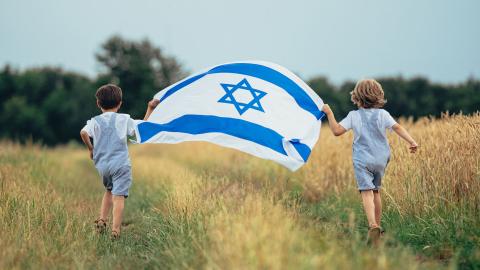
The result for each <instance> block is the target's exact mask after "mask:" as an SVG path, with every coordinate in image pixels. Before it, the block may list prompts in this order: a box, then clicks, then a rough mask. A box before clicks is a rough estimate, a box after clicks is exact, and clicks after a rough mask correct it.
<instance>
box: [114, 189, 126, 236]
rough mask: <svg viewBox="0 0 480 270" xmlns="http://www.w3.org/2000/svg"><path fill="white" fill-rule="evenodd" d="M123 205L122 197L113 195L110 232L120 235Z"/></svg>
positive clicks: (123, 198) (123, 199)
mask: <svg viewBox="0 0 480 270" xmlns="http://www.w3.org/2000/svg"><path fill="white" fill-rule="evenodd" d="M124 204H125V197H124V196H117V195H113V226H112V231H116V232H117V233H120V227H121V225H122V216H123V208H124Z"/></svg>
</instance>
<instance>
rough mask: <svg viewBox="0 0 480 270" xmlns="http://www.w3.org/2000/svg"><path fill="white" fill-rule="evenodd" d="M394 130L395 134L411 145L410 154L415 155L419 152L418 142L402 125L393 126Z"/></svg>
mask: <svg viewBox="0 0 480 270" xmlns="http://www.w3.org/2000/svg"><path fill="white" fill-rule="evenodd" d="M392 129H393V131H395V133H397V134H398V136H400V137H401V138H402V139H404V140H405V141H407V142H408V143H409V144H410V146H409V148H410V153H415V152H416V151H417V148H418V144H417V142H416V141H415V140H414V139H413V138H412V136H410V134H409V133H408V131H407V130H406V129H405V128H404V127H402V126H401V125H400V124H395V125H393V127H392Z"/></svg>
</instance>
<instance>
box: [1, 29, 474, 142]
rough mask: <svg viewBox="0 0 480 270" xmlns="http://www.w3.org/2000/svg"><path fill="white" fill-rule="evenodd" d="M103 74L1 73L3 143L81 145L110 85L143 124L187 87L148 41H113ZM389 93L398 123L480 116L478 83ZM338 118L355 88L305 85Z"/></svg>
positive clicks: (175, 66)
mask: <svg viewBox="0 0 480 270" xmlns="http://www.w3.org/2000/svg"><path fill="white" fill-rule="evenodd" d="M95 57H96V59H97V61H98V62H99V63H100V65H101V67H102V71H101V72H100V74H98V75H97V76H96V77H95V78H89V77H87V76H85V75H83V74H79V73H75V72H69V71H65V70H63V69H61V68H54V67H42V68H30V69H26V70H22V71H19V70H15V69H12V68H11V67H10V66H9V65H6V66H4V67H3V68H2V69H1V70H0V127H1V129H0V138H2V139H10V140H15V141H19V142H25V141H30V140H32V141H34V142H40V143H44V144H46V145H55V144H62V143H67V142H69V141H71V140H78V139H79V135H78V133H79V130H80V129H81V128H82V127H83V125H85V123H86V121H87V120H88V119H90V118H91V117H92V116H94V115H96V114H98V113H99V111H98V108H97V107H96V104H95V97H94V95H95V91H96V89H97V88H98V87H99V86H101V85H103V84H106V83H115V84H118V85H119V86H120V87H121V88H122V89H123V92H124V94H123V95H124V96H123V99H124V102H123V105H122V108H121V112H123V113H128V114H130V115H131V116H132V117H133V118H142V117H143V113H144V110H145V106H146V102H147V101H148V100H149V99H151V97H152V95H153V93H155V92H156V91H158V90H160V89H163V88H165V87H166V86H168V85H170V84H172V83H174V82H176V81H178V80H180V79H182V78H183V77H185V76H186V72H185V71H184V69H183V68H182V66H181V64H180V63H179V62H178V61H177V60H176V59H175V57H173V56H169V55H166V54H165V53H164V52H163V51H162V50H161V49H160V48H158V47H155V46H154V45H152V44H151V43H150V42H149V41H148V40H143V41H129V40H125V39H123V38H121V37H119V36H114V37H111V38H109V39H108V40H107V41H105V43H103V44H102V46H101V49H100V51H99V52H98V53H97V54H96V55H95ZM378 80H379V82H380V83H381V84H382V86H383V88H384V90H385V96H386V99H387V104H386V106H385V109H387V110H388V111H389V112H390V113H391V114H392V115H393V116H394V117H400V116H413V117H414V118H418V117H421V116H430V115H431V116H439V115H440V113H441V112H445V111H449V112H450V113H460V112H463V113H465V114H469V113H473V112H475V111H478V110H479V109H480V81H479V80H475V79H473V78H472V79H468V80H467V81H465V82H463V83H459V84H450V85H446V84H438V83H431V82H429V81H428V80H427V79H425V78H421V77H418V78H412V79H404V78H402V77H393V78H381V79H378ZM307 83H308V84H309V85H310V86H311V87H312V89H314V90H315V91H316V92H317V93H318V94H319V95H320V97H322V99H323V100H324V102H325V103H329V104H330V105H331V107H332V109H333V110H334V112H335V114H336V115H337V117H338V118H341V117H343V116H345V115H346V114H347V113H348V111H350V110H352V109H354V108H355V107H354V105H353V104H352V102H351V101H350V91H351V90H352V89H353V87H354V86H355V82H345V83H343V84H342V85H340V86H335V85H333V84H331V83H330V82H329V81H328V79H327V78H325V77H315V78H312V79H310V80H308V81H307Z"/></svg>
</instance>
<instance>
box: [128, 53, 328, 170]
mask: <svg viewBox="0 0 480 270" xmlns="http://www.w3.org/2000/svg"><path fill="white" fill-rule="evenodd" d="M154 98H155V99H159V100H160V104H159V105H158V106H157V108H155V110H154V111H153V113H152V114H151V115H150V117H149V118H148V120H147V121H143V122H140V123H139V124H138V125H137V127H136V132H137V134H136V135H137V140H138V141H139V142H140V143H180V142H185V141H207V142H212V143H215V144H218V145H221V146H225V147H230V148H234V149H237V150H240V151H243V152H246V153H249V154H252V155H254V156H257V157H260V158H264V159H270V160H273V161H276V162H278V163H280V164H282V165H284V166H285V167H287V168H289V169H290V170H292V171H295V170H297V169H298V168H300V167H301V166H302V165H303V164H305V162H306V161H307V160H308V157H309V156H310V152H311V151H312V148H313V146H314V145H315V143H316V142H317V140H318V137H319V135H320V127H321V118H322V117H323V116H324V113H323V112H322V111H321V108H322V106H323V101H322V99H321V98H320V97H319V96H318V95H317V94H315V92H314V91H313V90H312V89H311V88H310V87H309V86H308V85H307V84H306V83H304V82H303V81H302V80H301V79H300V78H298V77H297V76H295V75H294V74H293V73H292V72H290V71H288V70H287V69H286V68H284V67H281V66H279V65H276V64H273V63H268V62H260V61H246V62H234V63H228V64H223V65H218V66H215V67H212V68H209V69H207V70H205V71H204V72H200V73H198V74H195V75H193V76H190V77H188V78H186V79H184V80H182V81H180V82H178V83H176V84H173V85H171V86H169V87H167V88H165V89H164V90H162V91H160V92H159V93H157V94H156V95H155V97H154Z"/></svg>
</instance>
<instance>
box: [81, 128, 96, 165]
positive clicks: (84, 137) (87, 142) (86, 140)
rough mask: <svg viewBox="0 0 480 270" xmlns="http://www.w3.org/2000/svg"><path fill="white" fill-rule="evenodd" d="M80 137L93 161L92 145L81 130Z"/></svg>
mask: <svg viewBox="0 0 480 270" xmlns="http://www.w3.org/2000/svg"><path fill="white" fill-rule="evenodd" d="M80 137H81V138H82V141H83V143H84V144H85V145H86V146H87V148H88V151H89V152H90V158H91V159H93V145H92V142H91V141H90V136H89V135H88V133H87V132H86V131H85V130H81V131H80Z"/></svg>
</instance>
